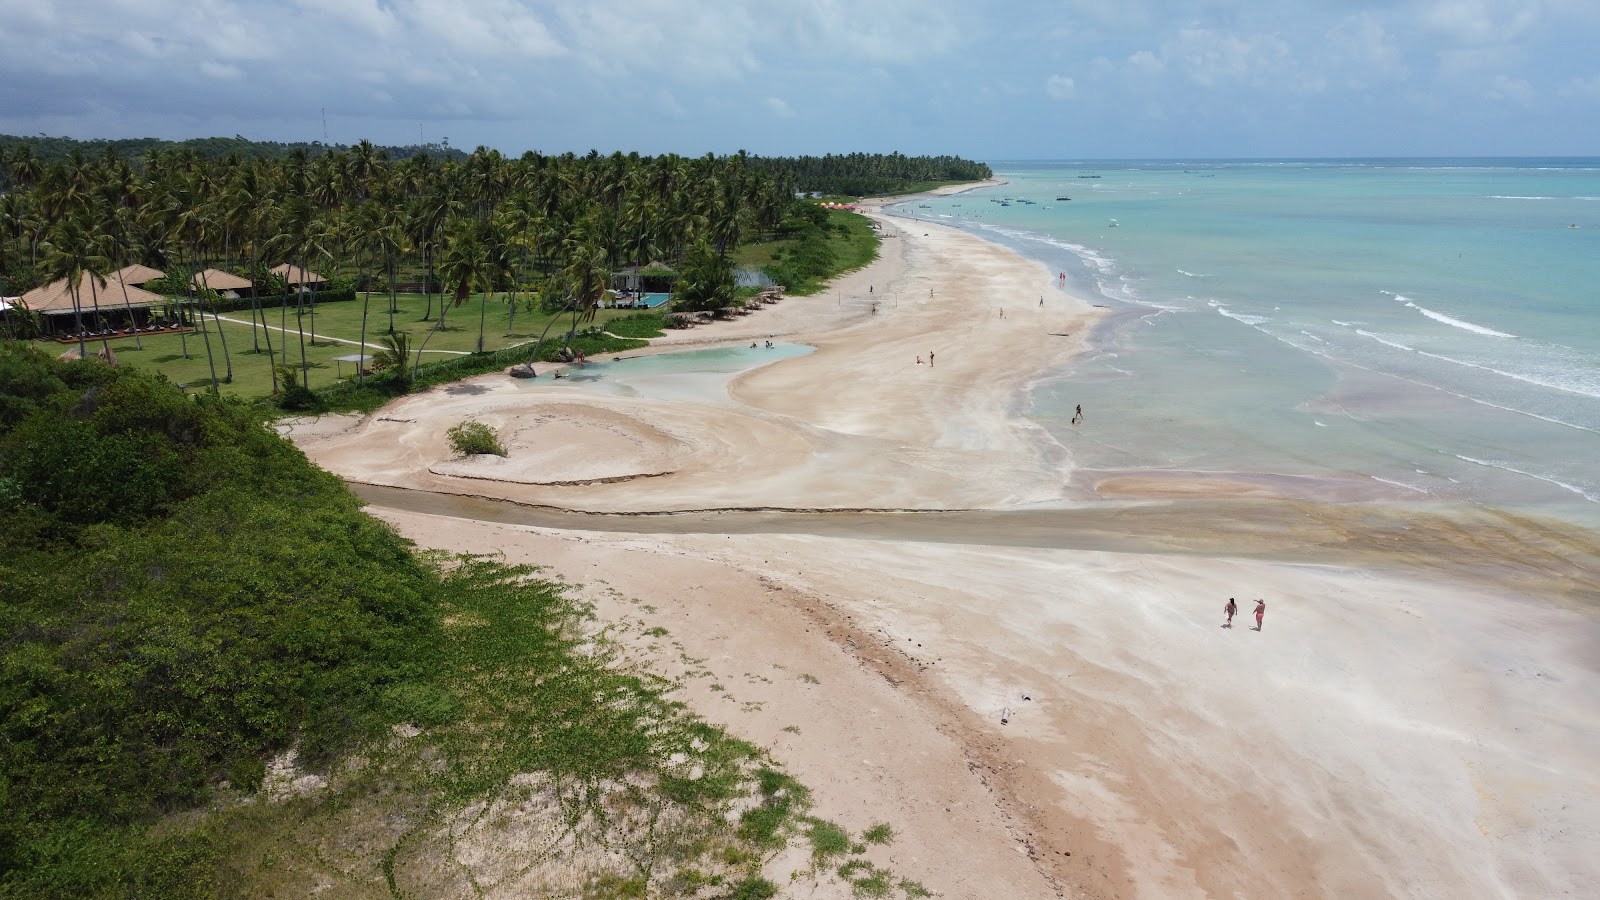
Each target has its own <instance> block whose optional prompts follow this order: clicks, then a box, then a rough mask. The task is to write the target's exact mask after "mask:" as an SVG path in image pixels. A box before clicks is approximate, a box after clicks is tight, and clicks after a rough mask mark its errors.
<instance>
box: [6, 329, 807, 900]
mask: <svg viewBox="0 0 1600 900" xmlns="http://www.w3.org/2000/svg"><path fill="white" fill-rule="evenodd" d="M0 539H3V542H4V545H5V546H6V547H7V548H8V552H7V553H6V554H4V555H3V556H0V626H3V627H0V772H3V773H4V777H3V778H0V898H11V897H16V898H22V897H27V898H56V897H62V898H65V897H73V898H77V897H131V896H151V897H163V898H169V897H170V898H180V900H181V898H208V897H217V896H311V895H314V894H320V893H325V892H327V891H330V890H331V891H332V893H331V894H329V895H330V896H342V897H380V896H442V895H456V894H461V893H464V892H469V891H470V887H469V885H471V884H474V883H477V884H485V883H496V884H503V885H514V886H515V888H516V890H517V892H518V893H520V894H522V895H524V896H549V895H556V894H559V895H563V896H592V897H617V896H650V897H654V896H689V895H694V896H705V894H703V893H701V894H696V893H695V892H696V891H699V890H700V889H701V888H720V893H719V895H720V896H731V897H751V898H760V897H771V896H774V894H775V892H776V889H775V887H774V886H773V885H772V884H771V883H770V882H768V881H766V880H765V879H762V878H761V877H760V874H759V870H760V866H761V864H762V862H763V861H764V860H765V859H767V858H768V856H769V855H770V854H772V853H774V852H776V851H778V850H781V849H782V848H783V847H784V846H786V845H787V844H788V843H789V841H790V840H792V839H795V838H799V837H802V836H804V835H805V834H806V832H805V831H803V830H802V829H803V828H804V827H805V825H806V823H807V822H808V821H809V820H808V819H806V818H805V812H806V810H807V808H808V803H809V795H808V793H807V791H806V789H805V788H804V787H803V786H802V785H800V784H799V783H798V782H796V781H795V780H794V779H793V778H791V777H790V776H788V775H787V774H785V773H784V772H783V771H782V770H781V769H779V768H778V767H777V766H776V765H775V764H774V763H773V762H772V761H771V760H770V759H768V758H767V757H766V756H765V754H764V753H763V752H762V751H760V750H759V749H757V748H755V747H753V746H751V745H750V744H748V743H745V742H743V741H739V740H736V739H733V738H730V737H729V736H727V735H726V734H724V733H722V732H721V731H719V730H718V729H716V728H714V727H712V726H710V725H708V724H706V723H704V722H701V721H699V720H698V719H695V718H694V717H693V716H691V715H689V714H687V713H686V712H685V710H684V708H683V707H682V705H681V704H680V703H677V702H675V701H673V700H671V699H670V698H669V694H670V693H671V692H672V691H673V690H675V689H676V687H677V685H675V684H673V683H671V682H667V681H665V680H662V679H660V678H657V677H654V676H651V675H649V674H648V673H643V672H639V671H637V670H636V669H633V668H626V669H625V668H621V667H618V666H617V665H615V664H614V660H616V659H618V658H619V656H620V651H619V650H618V649H617V648H615V647H614V646H613V645H612V644H610V643H609V641H608V640H607V639H606V637H605V635H604V632H603V630H599V629H597V628H596V627H595V623H593V621H592V612H591V611H590V610H589V609H588V608H587V607H586V606H584V605H583V604H581V603H578V602H576V601H575V600H573V599H572V597H571V596H570V594H569V592H568V591H567V590H566V588H564V587H563V586H562V585H559V584H554V583H551V582H548V581H544V580H541V579H539V578H537V577H536V573H535V572H534V571H532V570H531V569H528V568H519V567H511V566H506V565H503V564H501V563H499V562H496V561H493V560H489V559H484V558H477V557H446V556H442V555H418V554H415V553H414V552H412V551H411V549H410V548H409V546H408V545H407V543H406V542H405V541H403V540H401V539H400V538H398V537H397V536H396V535H395V534H394V533H393V532H391V531H390V530H389V529H388V528H387V527H385V526H383V525H382V524H380V523H378V522H377V521H375V520H373V519H371V518H369V517H367V516H366V515H365V514H363V513H362V512H361V511H360V510H359V508H358V506H357V503H356V501H355V500H354V498H353V497H351V496H350V495H349V494H348V493H347V492H346V491H345V489H344V487H343V485H342V484H341V483H340V482H339V481H338V479H336V478H334V477H333V476H331V475H328V474H327V473H324V472H321V471H319V470H317V469H315V468H314V467H312V466H311V465H310V464H309V463H307V462H306V460H305V458H304V457H303V456H302V455H301V454H300V453H299V452H298V451H296V450H295V449H294V448H293V447H292V446H291V445H289V444H287V443H286V442H284V441H282V440H281V439H279V438H278V437H277V436H276V435H275V434H273V433H272V432H271V431H270V430H269V429H267V428H265V427H263V425H262V423H261V422H260V421H259V420H258V418H257V417H256V415H255V413H254V412H253V410H252V407H249V406H246V405H243V404H240V403H237V402H231V401H227V400H217V399H213V398H210V397H207V396H199V397H194V396H190V397H185V396H184V395H183V394H182V393H181V392H180V391H178V390H177V389H176V388H175V387H174V386H173V385H171V384H170V383H169V382H166V381H165V380H164V379H162V378H161V377H160V376H159V375H156V374H154V373H150V372H144V371H140V370H138V369H121V370H118V369H112V368H109V367H106V366H103V365H100V364H98V363H95V362H92V361H88V362H70V363H66V362H59V361H56V360H52V359H50V358H48V357H45V356H44V355H42V354H39V353H37V352H36V351H33V350H31V349H30V348H27V347H24V346H21V345H18V344H0ZM733 810H742V812H741V813H739V814H738V815H737V816H736V817H734V821H732V822H730V821H729V817H730V815H731V811H733ZM506 834H515V835H516V839H515V840H514V841H510V842H508V841H507V839H506V837H505V835H506ZM810 834H811V835H812V839H813V841H815V840H817V835H818V834H819V832H818V831H817V830H816V828H815V827H814V826H813V828H812V830H811V832H810ZM828 841H829V843H828V846H829V847H833V846H835V845H836V844H837V842H838V836H836V835H831V834H830V835H829V836H828ZM513 845H514V847H515V852H511V851H509V850H507V849H506V848H507V847H509V846H513ZM573 879H576V880H573Z"/></svg>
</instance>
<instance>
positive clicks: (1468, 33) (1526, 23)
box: [1421, 0, 1544, 44]
mask: <svg viewBox="0 0 1600 900" xmlns="http://www.w3.org/2000/svg"><path fill="white" fill-rule="evenodd" d="M1543 12H1544V8H1543V3H1542V2H1541V0H1431V2H1430V3H1429V4H1428V5H1427V6H1426V7H1425V8H1424V9H1423V11H1422V14H1421V20H1422V24H1423V25H1424V26H1425V27H1428V28H1431V29H1433V30H1434V31H1437V32H1440V33H1442V34H1445V35H1447V36H1449V37H1452V38H1455V39H1456V40H1458V41H1461V42H1463V43H1466V44H1491V43H1508V42H1511V41H1514V40H1516V39H1517V38H1518V37H1520V36H1521V35H1522V34H1523V32H1525V31H1527V30H1528V29H1529V28H1531V27H1532V26H1533V25H1534V24H1535V23H1537V22H1538V21H1539V19H1540V17H1541V15H1542V14H1543Z"/></svg>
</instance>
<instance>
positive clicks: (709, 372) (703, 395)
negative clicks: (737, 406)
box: [518, 341, 814, 403]
mask: <svg viewBox="0 0 1600 900" xmlns="http://www.w3.org/2000/svg"><path fill="white" fill-rule="evenodd" d="M765 343H766V342H765V341H762V342H761V344H762V346H759V347H713V348H708V349H705V350H685V351H683V352H681V353H659V354H655V355H652V356H635V357H631V358H627V359H605V358H599V357H597V358H595V359H591V360H590V361H589V363H588V365H585V366H583V367H582V368H576V367H574V368H570V369H568V370H567V377H565V378H551V379H546V378H545V377H544V375H543V374H541V375H540V376H539V377H538V378H536V379H527V380H523V381H519V382H518V385H519V386H520V387H522V388H523V389H525V390H530V389H534V388H556V387H559V388H561V389H562V390H588V391H597V392H599V393H602V394H610V395H612V396H617V397H632V398H635V399H643V400H669V401H691V402H697V403H716V402H726V398H727V392H726V388H725V385H726V384H727V383H728V380H729V379H730V378H732V377H733V376H735V375H737V374H739V373H740V372H745V371H748V370H750V369H754V368H757V367H759V366H764V365H767V364H769V363H774V362H777V361H779V360H783V359H792V358H794V357H797V356H805V355H806V354H808V353H810V352H812V350H813V349H814V348H812V347H809V346H807V345H805V344H787V343H775V344H773V345H772V346H771V347H770V348H769V347H767V346H765Z"/></svg>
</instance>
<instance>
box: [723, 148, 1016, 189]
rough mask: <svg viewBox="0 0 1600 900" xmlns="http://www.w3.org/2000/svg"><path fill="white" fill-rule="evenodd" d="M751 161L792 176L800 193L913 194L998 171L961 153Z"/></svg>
mask: <svg viewBox="0 0 1600 900" xmlns="http://www.w3.org/2000/svg"><path fill="white" fill-rule="evenodd" d="M752 162H753V164H754V165H755V166H756V167H758V168H764V169H767V170H768V171H772V172H781V173H783V174H784V175H786V176H788V177H790V178H792V179H793V180H794V183H795V185H796V187H798V188H799V189H800V190H802V191H808V192H820V193H823V194H838V195H842V196H846V197H875V196H882V195H885V194H909V193H912V192H915V191H919V190H927V189H929V188H930V187H936V186H938V185H941V184H950V183H953V182H961V181H982V180H983V179H985V178H989V177H991V176H993V175H994V172H993V171H991V170H990V168H989V167H988V166H987V165H984V164H983V163H978V162H973V161H971V160H967V159H962V158H961V157H959V156H902V155H900V154H899V153H849V154H843V155H835V154H832V153H830V154H828V155H826V156H801V157H795V158H771V159H767V158H762V157H754V158H753V160H752Z"/></svg>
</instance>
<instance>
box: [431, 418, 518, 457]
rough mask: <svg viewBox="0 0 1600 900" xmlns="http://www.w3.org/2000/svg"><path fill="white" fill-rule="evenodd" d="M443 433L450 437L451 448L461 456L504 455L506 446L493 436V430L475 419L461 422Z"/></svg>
mask: <svg viewBox="0 0 1600 900" xmlns="http://www.w3.org/2000/svg"><path fill="white" fill-rule="evenodd" d="M445 434H446V435H447V436H448V437H449V438H450V446H451V448H453V449H454V450H455V451H456V452H457V453H459V454H461V455H462V456H478V455H483V454H492V455H494V456H505V455H506V448H505V446H504V445H502V444H501V443H500V439H499V438H498V437H496V436H495V433H494V430H493V429H491V428H490V427H489V426H487V425H485V424H483V423H482V422H479V421H477V420H475V419H468V420H466V421H465V422H461V423H459V424H457V425H456V426H454V427H452V428H451V429H450V430H449V431H447V432H445Z"/></svg>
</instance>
